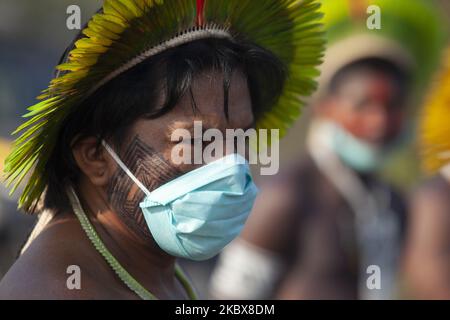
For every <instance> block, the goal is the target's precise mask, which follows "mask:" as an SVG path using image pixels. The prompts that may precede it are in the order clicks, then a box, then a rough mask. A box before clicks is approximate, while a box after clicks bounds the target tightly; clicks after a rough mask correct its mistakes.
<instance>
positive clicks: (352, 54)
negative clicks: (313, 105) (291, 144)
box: [318, 0, 445, 97]
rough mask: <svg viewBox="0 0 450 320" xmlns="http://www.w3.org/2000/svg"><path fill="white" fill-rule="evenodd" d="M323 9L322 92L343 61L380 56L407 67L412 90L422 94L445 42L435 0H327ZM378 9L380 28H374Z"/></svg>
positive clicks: (419, 94)
mask: <svg viewBox="0 0 450 320" xmlns="http://www.w3.org/2000/svg"><path fill="white" fill-rule="evenodd" d="M372 10H378V11H372ZM322 11H323V12H324V14H325V18H324V20H323V21H324V24H325V27H326V30H327V40H328V44H329V48H328V50H327V53H326V55H325V59H324V60H325V62H324V64H323V65H322V66H321V71H322V74H321V78H320V80H319V82H320V84H321V87H320V88H319V93H318V95H319V94H320V93H321V92H322V91H323V90H324V89H326V87H327V83H328V82H329V80H330V79H331V78H332V77H333V75H334V74H335V73H336V72H337V71H338V70H339V69H341V68H342V67H344V66H346V65H348V64H350V63H352V62H354V61H357V60H360V59H365V58H374V57H378V58H383V59H386V60H388V61H391V62H392V63H394V64H396V65H398V66H399V67H401V68H402V69H404V70H406V71H408V73H409V74H410V75H411V80H412V85H413V87H414V90H411V91H410V92H411V93H413V94H416V95H417V96H419V97H420V96H423V93H424V91H425V90H423V89H424V88H426V87H427V86H426V85H427V84H428V82H429V79H430V76H431V75H432V74H433V72H434V69H435V68H436V66H437V65H438V63H439V59H440V55H441V52H442V49H443V47H444V45H445V27H444V20H443V18H442V17H441V15H440V13H439V11H438V8H437V6H436V5H435V4H433V2H432V1H428V0H395V1H393V0H322ZM377 13H378V18H379V20H378V22H379V23H380V25H379V26H378V27H379V28H369V25H368V22H369V21H371V19H373V16H374V15H375V14H377ZM419 91H420V92H419Z"/></svg>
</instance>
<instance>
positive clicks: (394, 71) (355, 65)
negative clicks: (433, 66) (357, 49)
mask: <svg viewBox="0 0 450 320" xmlns="http://www.w3.org/2000/svg"><path fill="white" fill-rule="evenodd" d="M361 71H366V72H371V73H381V74H385V75H387V76H389V77H391V78H392V79H393V80H394V81H395V83H396V84H397V85H398V86H399V92H400V98H404V97H405V96H406V92H407V90H408V86H409V73H408V71H407V70H406V69H405V68H402V67H401V66H399V65H398V64H396V63H394V62H391V61H389V60H387V59H383V58H378V57H371V58H364V59H360V60H357V61H355V62H352V63H350V64H348V65H346V66H345V67H343V68H342V69H340V70H339V71H338V72H336V74H335V75H334V76H333V78H332V79H331V81H330V83H329V85H328V93H329V94H331V95H333V94H336V93H337V92H338V91H339V89H340V85H341V84H342V83H345V81H346V80H347V79H348V77H349V76H351V75H353V74H355V73H357V72H361Z"/></svg>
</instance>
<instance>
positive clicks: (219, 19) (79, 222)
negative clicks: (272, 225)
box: [0, 0, 324, 299]
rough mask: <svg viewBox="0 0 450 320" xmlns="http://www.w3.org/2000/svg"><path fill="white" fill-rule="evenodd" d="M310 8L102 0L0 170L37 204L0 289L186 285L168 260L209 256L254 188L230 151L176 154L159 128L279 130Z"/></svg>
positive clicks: (90, 295)
mask: <svg viewBox="0 0 450 320" xmlns="http://www.w3.org/2000/svg"><path fill="white" fill-rule="evenodd" d="M319 7H320V6H319V4H318V1H316V0H305V1H297V0H287V1H278V0H264V1H254V0H227V1H219V0H215V1H204V0H197V1H195V0H185V1H180V0H160V1H153V0H105V1H104V4H103V7H102V9H101V10H100V11H99V12H98V13H97V14H95V15H94V16H93V18H92V19H91V21H90V22H89V24H88V26H87V27H86V28H85V29H84V30H83V31H82V35H81V36H80V37H79V39H77V41H76V42H75V43H74V44H73V45H72V46H71V47H69V48H68V50H67V51H66V52H67V54H66V55H65V57H63V60H64V61H63V63H62V64H60V65H59V66H58V67H57V69H58V71H59V72H58V74H57V77H56V78H55V79H54V80H53V81H52V82H51V84H50V86H49V88H48V90H45V91H44V92H43V94H42V96H40V99H42V100H43V101H42V102H40V103H39V104H37V105H35V106H33V107H31V108H29V111H30V112H29V113H28V114H27V116H28V117H31V119H30V120H29V121H28V122H26V123H25V124H24V125H22V126H21V127H19V128H18V130H17V132H20V131H22V136H21V137H19V138H18V140H17V141H16V145H15V149H14V150H13V151H12V153H11V155H10V156H9V158H8V160H7V163H6V172H7V176H8V179H9V182H10V183H12V185H13V187H18V186H19V184H20V183H21V182H22V181H24V182H25V183H26V185H25V187H24V191H23V193H22V195H21V197H20V200H19V205H20V206H21V207H22V208H24V209H25V210H27V211H30V212H36V211H38V210H44V211H43V212H44V215H43V217H42V218H41V220H40V223H39V230H38V232H34V233H33V237H32V238H33V239H31V240H32V241H30V243H29V244H28V246H27V248H26V250H25V251H24V252H23V254H22V255H21V257H20V258H19V259H18V260H17V262H16V263H15V264H14V266H13V267H12V268H11V270H10V271H9V272H8V273H7V275H6V276H5V277H4V279H3V280H2V282H1V283H0V298H3V299H4V298H7V299H11V298H22V299H23V298H25V299H41V298H50V299H62V298H67V299H136V298H141V299H185V298H193V297H194V296H195V295H194V292H193V289H192V287H191V286H190V284H189V283H188V281H187V280H186V277H185V276H184V275H183V273H182V271H181V270H180V268H178V267H177V265H176V258H178V257H182V258H187V259H192V260H204V259H208V258H210V257H212V256H214V255H216V254H217V253H218V252H219V251H220V250H221V249H222V248H223V247H224V246H225V245H226V244H228V243H229V242H230V241H231V240H232V239H234V238H235V237H236V236H237V235H238V234H239V232H240V231H241V229H242V227H243V225H244V223H245V221H246V218H247V216H248V214H249V212H250V210H251V208H252V206H253V203H254V199H255V197H256V193H257V188H256V187H255V185H254V183H253V182H252V178H251V175H250V172H249V167H248V163H247V162H246V160H245V159H244V158H243V157H242V156H240V155H238V154H237V153H235V152H234V153H233V152H231V153H230V154H226V155H222V156H221V155H218V159H216V160H215V161H212V162H209V163H207V164H205V165H202V166H200V167H198V166H197V167H194V165H192V164H189V163H182V164H177V165H176V164H175V163H174V161H173V159H172V158H171V153H172V152H171V151H172V149H173V147H174V145H176V144H177V142H178V141H172V139H171V134H172V132H174V131H175V130H176V129H180V128H182V129H188V130H191V129H192V126H193V124H194V121H202V123H203V126H204V127H206V126H208V127H209V128H214V129H218V130H220V131H221V132H225V130H226V129H246V128H251V127H254V126H255V124H256V125H257V126H258V128H276V129H280V130H281V132H283V131H285V130H286V128H287V126H288V125H289V124H290V123H292V121H294V119H295V117H296V116H297V115H298V114H299V110H298V109H299V107H298V97H300V96H308V95H309V94H311V93H312V90H313V89H314V87H315V83H314V79H313V77H314V75H316V74H317V70H316V66H317V65H318V64H319V63H320V58H321V55H322V51H323V47H324V39H323V31H322V26H321V24H320V21H319V20H320V17H321V14H320V13H319V12H318V9H319ZM303 44H304V45H303ZM293 70H295V72H293ZM28 173H30V174H31V176H30V178H29V179H27V180H26V181H25V180H24V177H25V176H27V174H28ZM68 272H69V275H70V274H73V275H74V276H78V277H79V278H80V279H79V281H78V282H77V281H76V280H74V281H73V282H70V281H68V279H67V277H68V274H67V273H68ZM77 272H78V274H76V273H77ZM68 284H69V285H68Z"/></svg>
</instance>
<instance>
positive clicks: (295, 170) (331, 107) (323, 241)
mask: <svg viewBox="0 0 450 320" xmlns="http://www.w3.org/2000/svg"><path fill="white" fill-rule="evenodd" d="M364 2H365V3H366V4H367V5H370V4H376V5H378V6H380V7H381V12H382V13H383V14H384V17H386V18H385V19H383V27H382V28H381V29H380V30H379V31H376V30H368V29H367V26H366V20H365V17H366V16H365V13H366V9H367V6H364V5H361V4H362V2H361V1H346V0H342V1H336V0H333V1H324V10H325V12H326V17H327V18H326V19H327V22H328V26H327V27H328V31H329V40H330V42H331V43H332V45H331V47H330V48H329V50H328V52H327V55H326V57H325V59H324V61H325V62H324V65H323V68H322V69H323V70H322V79H321V87H320V88H319V91H318V93H317V96H316V98H315V99H314V100H313V102H312V105H313V107H314V111H315V114H314V117H313V121H312V124H311V127H310V131H309V134H308V139H307V150H306V152H305V154H304V156H303V157H302V158H301V159H300V160H299V161H298V163H296V164H295V165H294V166H293V167H291V168H290V169H287V170H285V172H284V173H281V174H280V175H279V176H278V177H277V178H276V179H274V180H272V181H268V182H267V183H266V185H265V186H263V188H262V193H261V195H260V197H259V200H258V201H257V203H256V206H255V208H254V211H253V213H252V215H251V217H250V220H249V222H248V224H247V226H246V229H245V230H244V233H243V235H242V237H241V239H239V240H238V241H236V242H234V243H233V244H232V245H230V246H229V247H228V248H227V249H226V250H225V252H224V253H223V254H222V256H221V258H220V261H219V264H218V267H217V269H216V271H215V273H214V274H213V277H212V282H211V293H212V295H213V296H214V297H215V298H237V299H265V298H281V299H391V298H394V297H395V296H396V293H397V289H398V288H397V281H398V267H399V262H400V261H399V258H400V256H401V252H402V246H403V240H404V234H405V227H406V210H405V206H404V203H403V201H402V199H401V197H400V196H399V194H398V193H396V192H395V191H394V190H393V188H392V187H391V186H390V185H389V184H387V183H384V182H383V181H381V180H380V179H379V178H378V177H377V175H376V172H377V171H378V170H379V169H380V168H381V167H382V166H383V164H384V162H385V160H386V158H387V157H388V155H390V153H391V152H392V151H393V150H394V149H395V147H396V143H397V142H398V137H399V135H400V133H401V131H402V129H403V127H404V124H405V120H406V119H405V116H406V115H407V111H408V109H407V107H409V106H408V104H409V101H410V99H411V97H412V96H414V97H416V94H417V92H416V91H415V90H413V89H415V86H416V85H417V83H416V79H417V78H419V77H422V78H421V80H423V76H424V75H425V74H427V73H429V71H430V70H431V65H432V60H433V54H434V52H433V51H431V53H430V52H428V54H427V53H426V52H424V51H423V50H422V49H423V48H421V50H418V51H413V50H411V49H410V48H414V47H416V48H418V47H417V46H415V45H414V44H416V45H417V43H422V45H424V42H427V44H428V45H429V46H427V45H424V47H425V48H428V50H430V49H431V48H436V49H437V48H438V47H439V45H438V44H437V43H438V39H439V36H438V35H437V33H438V27H437V25H438V24H439V23H438V22H437V20H436V19H437V18H436V15H435V13H434V12H433V10H432V8H431V7H430V6H429V4H428V3H425V2H422V1H411V0H408V1H396V2H395V5H393V4H392V1H391V2H389V1H364ZM402 10H404V11H406V12H408V14H406V15H404V14H402V13H401V12H403V11H402ZM414 11H415V12H416V15H414V13H413V12H414ZM417 15H425V16H426V17H425V18H423V19H427V23H426V24H425V25H421V23H423V21H422V19H420V20H421V23H418V22H417V19H414V18H411V17H414V16H417ZM399 28H400V29H407V28H409V30H415V31H417V32H416V33H415V36H416V38H414V39H412V38H411V37H406V38H404V37H402V36H399V34H398V33H395V34H390V33H389V32H390V31H392V30H399ZM421 28H424V29H426V30H435V31H436V34H430V33H429V32H428V34H427V32H426V31H424V30H422V29H421ZM420 35H422V36H423V38H420ZM421 41H424V42H421ZM434 41H435V42H434ZM425 57H426V58H427V59H428V60H427V59H422V58H425ZM418 61H420V65H419V64H418Z"/></svg>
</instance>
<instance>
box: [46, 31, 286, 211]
mask: <svg viewBox="0 0 450 320" xmlns="http://www.w3.org/2000/svg"><path fill="white" fill-rule="evenodd" d="M71 47H73V45H72V46H71ZM68 51H70V50H66V52H65V54H64V57H65V56H66V55H67V52H68ZM64 59H65V58H63V59H62V60H64ZM210 70H211V71H218V72H221V73H223V75H224V82H223V87H224V92H225V95H224V96H225V99H224V113H225V116H226V117H228V89H229V86H230V78H231V75H232V73H233V72H234V71H235V70H239V71H240V72H242V74H243V75H244V76H245V77H246V78H247V81H248V86H249V91H250V97H251V101H252V109H253V112H254V114H255V117H256V118H258V116H259V115H261V114H262V113H263V112H265V111H267V110H268V109H270V108H271V106H272V105H273V104H274V103H275V102H276V101H277V100H278V98H279V96H280V94H281V92H282V89H283V85H284V82H285V80H286V77H287V74H286V69H285V66H284V65H283V64H282V63H281V61H280V60H279V59H278V58H277V57H276V56H275V55H274V54H272V53H271V52H269V51H267V50H266V49H264V48H261V47H259V46H257V45H254V44H252V43H248V42H246V41H244V40H234V41H231V40H226V39H213V38H211V39H204V40H198V41H194V42H190V43H187V44H184V45H182V46H179V47H175V48H172V49H169V50H167V51H165V52H163V53H161V54H159V55H156V56H154V57H151V58H149V59H147V60H146V61H144V62H142V63H140V64H139V65H137V66H135V67H134V68H132V69H130V70H128V71H127V72H125V73H123V74H122V75H120V76H118V77H117V78H115V79H113V80H112V81H110V82H109V83H107V84H106V85H104V86H103V87H101V88H100V89H99V90H98V91H97V92H95V93H94V94H93V95H92V96H90V97H89V98H87V99H86V100H85V101H84V102H83V103H81V104H80V105H79V106H77V107H76V108H74V109H75V110H74V111H73V112H72V113H70V114H69V115H68V116H67V118H66V119H65V120H64V122H63V124H62V126H61V131H60V132H59V135H58V137H57V142H56V147H55V148H54V150H53V151H52V154H51V155H50V159H49V161H48V163H47V165H46V168H45V174H46V176H47V177H46V178H47V179H48V185H47V190H46V193H45V197H44V207H45V208H48V209H53V210H65V209H67V208H68V199H67V197H66V195H65V192H64V190H65V189H64V186H65V184H66V183H67V182H71V183H76V181H77V179H78V177H79V176H80V170H79V168H78V166H77V165H76V162H75V160H74V158H73V155H72V146H73V145H74V142H76V141H79V140H80V139H83V138H85V137H88V136H93V137H97V138H98V141H99V146H100V142H101V140H102V139H110V140H111V142H112V143H113V144H114V146H115V147H116V148H118V149H119V150H120V145H121V144H120V143H121V137H123V135H124V134H126V132H127V130H128V129H129V128H130V126H131V125H132V124H133V123H134V122H135V121H136V120H137V119H139V118H142V117H148V118H157V117H159V116H161V115H163V114H165V113H167V112H169V111H170V110H172V109H173V108H174V106H175V105H176V104H177V102H178V101H179V99H180V98H181V97H182V96H184V95H185V94H191V95H192V91H191V85H192V82H193V78H194V76H195V75H197V74H199V73H201V72H204V71H210ZM162 90H164V91H165V97H166V99H165V102H164V104H163V106H162V107H161V108H156V107H157V106H156V101H157V99H158V98H159V97H160V94H161V92H163V91H162ZM194 105H195V103H194Z"/></svg>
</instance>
